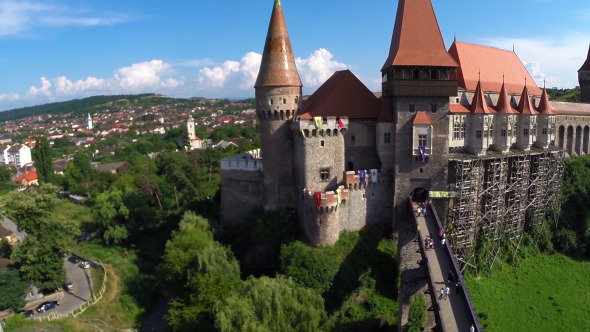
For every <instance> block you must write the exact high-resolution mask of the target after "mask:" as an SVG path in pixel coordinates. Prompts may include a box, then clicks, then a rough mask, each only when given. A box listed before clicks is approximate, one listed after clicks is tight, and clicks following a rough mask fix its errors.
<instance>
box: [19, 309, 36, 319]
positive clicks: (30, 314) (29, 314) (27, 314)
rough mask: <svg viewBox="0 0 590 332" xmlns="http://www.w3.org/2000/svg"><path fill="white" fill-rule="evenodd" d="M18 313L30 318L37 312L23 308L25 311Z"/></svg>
mask: <svg viewBox="0 0 590 332" xmlns="http://www.w3.org/2000/svg"><path fill="white" fill-rule="evenodd" d="M18 314H19V315H21V316H23V317H24V318H29V317H31V316H33V314H35V312H34V311H33V310H23V311H19V313H18Z"/></svg>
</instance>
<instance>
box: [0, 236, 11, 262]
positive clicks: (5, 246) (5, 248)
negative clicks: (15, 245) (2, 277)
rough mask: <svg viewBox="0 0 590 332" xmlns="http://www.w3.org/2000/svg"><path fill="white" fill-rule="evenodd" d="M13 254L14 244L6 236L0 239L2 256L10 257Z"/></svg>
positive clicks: (0, 255) (0, 254)
mask: <svg viewBox="0 0 590 332" xmlns="http://www.w3.org/2000/svg"><path fill="white" fill-rule="evenodd" d="M11 254H12V246H11V245H10V243H9V242H8V240H7V239H6V238H2V239H0V257H3V258H10V255H11Z"/></svg>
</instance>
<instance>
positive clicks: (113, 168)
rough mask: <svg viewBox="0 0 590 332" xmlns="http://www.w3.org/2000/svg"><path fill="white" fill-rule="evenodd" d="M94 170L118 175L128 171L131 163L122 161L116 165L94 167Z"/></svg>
mask: <svg viewBox="0 0 590 332" xmlns="http://www.w3.org/2000/svg"><path fill="white" fill-rule="evenodd" d="M92 168H93V169H95V170H97V171H99V172H111V173H112V174H118V173H121V172H124V171H126V170H127V169H128V168H129V163H128V162H126V161H120V162H116V163H109V164H100V165H93V166H92Z"/></svg>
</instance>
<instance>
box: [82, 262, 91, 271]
mask: <svg viewBox="0 0 590 332" xmlns="http://www.w3.org/2000/svg"><path fill="white" fill-rule="evenodd" d="M80 267H81V268H83V269H89V268H90V263H88V261H83V262H82V263H80Z"/></svg>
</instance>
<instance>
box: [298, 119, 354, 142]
mask: <svg viewBox="0 0 590 332" xmlns="http://www.w3.org/2000/svg"><path fill="white" fill-rule="evenodd" d="M292 128H293V130H295V131H298V132H300V133H301V135H302V136H303V137H307V138H309V137H317V136H338V134H339V133H340V134H341V135H342V136H343V135H344V134H346V132H347V131H348V117H346V116H341V117H336V116H328V117H323V118H321V123H316V120H315V119H305V118H295V120H294V121H293V124H292Z"/></svg>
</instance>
